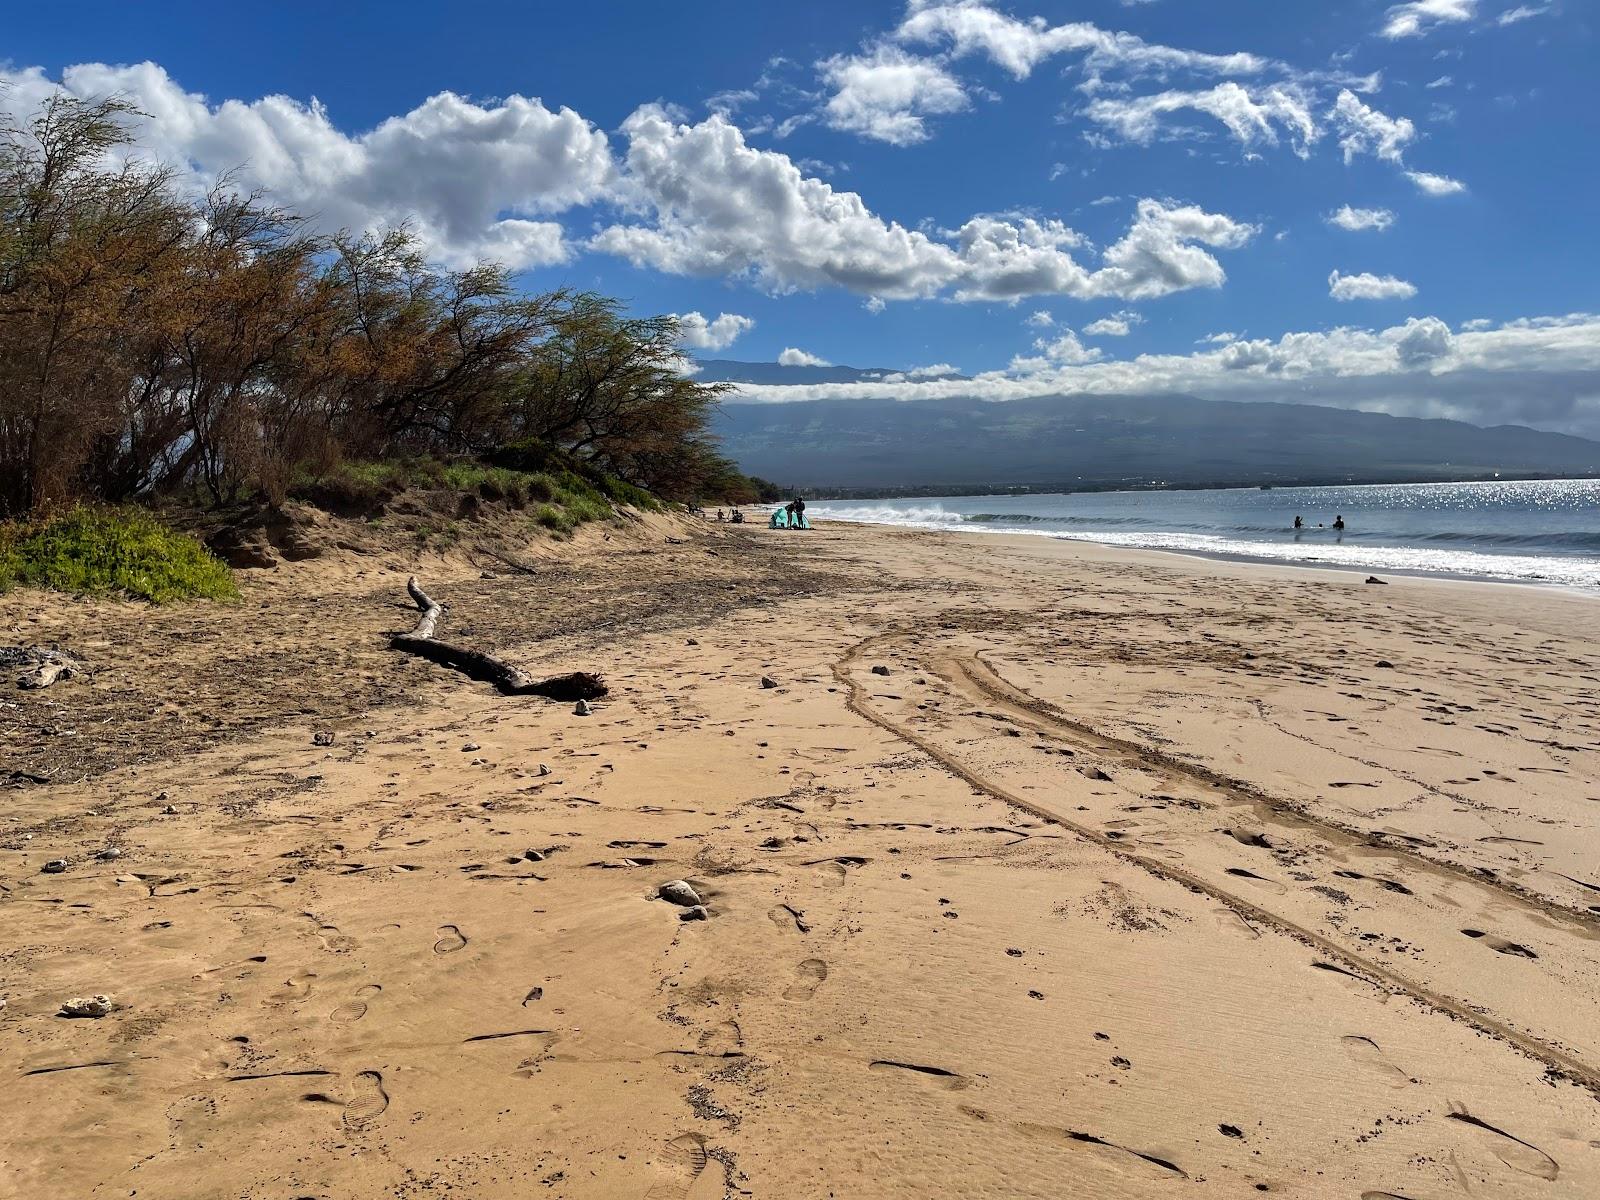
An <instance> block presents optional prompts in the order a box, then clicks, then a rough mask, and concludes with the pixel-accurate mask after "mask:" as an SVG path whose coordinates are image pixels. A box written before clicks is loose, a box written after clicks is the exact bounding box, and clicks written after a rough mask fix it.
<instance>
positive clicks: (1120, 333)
mask: <svg viewBox="0 0 1600 1200" xmlns="http://www.w3.org/2000/svg"><path fill="white" fill-rule="evenodd" d="M1143 324H1144V318H1143V317H1141V316H1140V315H1139V314H1138V313H1136V312H1132V311H1130V310H1127V309H1124V310H1123V311H1122V312H1114V313H1112V314H1111V315H1110V316H1108V317H1101V318H1100V319H1099V320H1098V321H1090V322H1089V323H1088V324H1087V325H1085V326H1084V327H1083V332H1084V333H1086V334H1088V335H1089V336H1090V337H1127V336H1128V332H1129V331H1130V330H1131V329H1132V328H1133V327H1134V326H1135V325H1143Z"/></svg>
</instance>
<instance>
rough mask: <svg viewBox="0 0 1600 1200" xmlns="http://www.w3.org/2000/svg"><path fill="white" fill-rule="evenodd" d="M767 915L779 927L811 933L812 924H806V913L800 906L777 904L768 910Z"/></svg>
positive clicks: (788, 930)
mask: <svg viewBox="0 0 1600 1200" xmlns="http://www.w3.org/2000/svg"><path fill="white" fill-rule="evenodd" d="M767 916H768V917H770V918H771V919H772V923H773V924H774V925H776V926H777V927H778V928H779V929H782V930H785V931H786V932H794V933H810V932H811V926H809V925H807V924H806V921H805V913H803V912H802V911H801V910H800V909H798V908H792V907H790V906H789V905H787V904H777V905H774V906H773V907H771V908H769V909H768V910H767Z"/></svg>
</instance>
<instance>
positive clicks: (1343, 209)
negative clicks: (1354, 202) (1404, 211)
mask: <svg viewBox="0 0 1600 1200" xmlns="http://www.w3.org/2000/svg"><path fill="white" fill-rule="evenodd" d="M1325 219H1326V221H1327V222H1328V224H1329V225H1337V226H1338V227H1339V228H1340V229H1348V230H1349V231H1350V232H1351V233H1359V232H1360V231H1362V230H1364V229H1377V230H1380V231H1381V230H1384V229H1387V228H1389V226H1391V225H1393V224H1394V213H1392V212H1390V211H1389V210H1388V209H1387V208H1351V207H1350V205H1348V204H1343V205H1340V206H1339V208H1338V210H1337V211H1336V212H1333V213H1330V214H1329V215H1328V216H1327V217H1326V218H1325Z"/></svg>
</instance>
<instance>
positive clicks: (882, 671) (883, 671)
mask: <svg viewBox="0 0 1600 1200" xmlns="http://www.w3.org/2000/svg"><path fill="white" fill-rule="evenodd" d="M872 673H873V674H874V675H887V674H888V673H889V668H888V667H886V666H884V665H883V664H882V663H879V664H878V665H877V666H875V667H873V668H872Z"/></svg>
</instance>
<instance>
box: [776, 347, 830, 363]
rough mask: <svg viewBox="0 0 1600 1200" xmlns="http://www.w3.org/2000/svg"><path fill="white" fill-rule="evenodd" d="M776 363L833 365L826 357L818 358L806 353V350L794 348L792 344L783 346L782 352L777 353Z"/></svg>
mask: <svg viewBox="0 0 1600 1200" xmlns="http://www.w3.org/2000/svg"><path fill="white" fill-rule="evenodd" d="M778 365H779V366H780V367H831V366H833V364H832V363H831V362H829V361H828V360H827V359H825V358H819V357H817V356H816V355H815V354H808V353H807V352H806V351H804V350H799V349H796V348H795V347H793V346H786V347H784V349H783V351H782V353H780V354H779V355H778Z"/></svg>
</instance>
